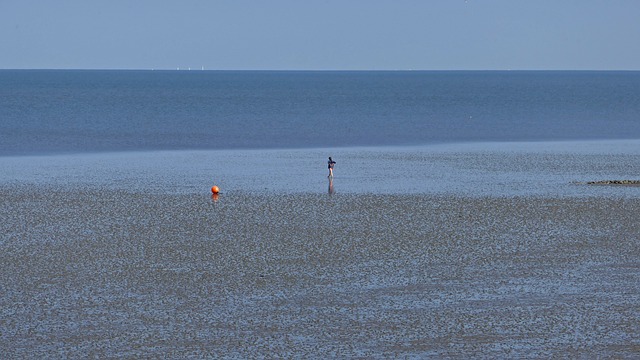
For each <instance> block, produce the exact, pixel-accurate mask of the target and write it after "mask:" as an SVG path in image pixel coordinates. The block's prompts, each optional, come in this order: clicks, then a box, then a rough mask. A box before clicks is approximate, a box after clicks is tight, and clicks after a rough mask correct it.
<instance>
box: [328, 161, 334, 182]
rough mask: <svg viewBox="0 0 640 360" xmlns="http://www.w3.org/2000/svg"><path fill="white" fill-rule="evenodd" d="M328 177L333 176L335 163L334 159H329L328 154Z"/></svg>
mask: <svg viewBox="0 0 640 360" xmlns="http://www.w3.org/2000/svg"><path fill="white" fill-rule="evenodd" d="M328 163H329V177H330V178H332V177H333V166H334V165H335V164H336V162H335V161H333V160H331V156H329V161H328Z"/></svg>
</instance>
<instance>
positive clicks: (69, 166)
mask: <svg viewBox="0 0 640 360" xmlns="http://www.w3.org/2000/svg"><path fill="white" fill-rule="evenodd" d="M328 156H332V157H333V158H334V160H336V161H337V165H336V168H335V176H334V178H333V181H332V182H331V183H330V182H329V179H328V178H327V173H328V171H327V169H326V158H327V157H328ZM0 168H2V169H3V171H2V173H0V183H1V184H10V183H13V184H32V185H33V186H34V190H35V191H37V189H38V187H41V186H49V185H53V186H61V187H64V186H78V185H85V186H100V187H104V188H109V189H123V190H132V191H143V192H153V193H183V194H197V193H206V192H208V191H209V189H210V188H211V186H213V185H218V186H219V187H220V188H221V189H222V192H223V194H224V193H225V192H266V193H276V194H289V193H329V192H330V191H331V192H333V193H335V194H351V193H355V194H361V193H377V194H461V195H465V196H529V195H532V196H614V197H637V196H638V195H639V194H640V188H634V187H610V186H608V187H594V186H587V185H585V184H584V183H586V182H588V181H598V180H612V179H615V180H618V179H638V178H640V140H617V141H580V142H578V141H576V142H527V143H467V144H447V145H431V146H419V147H377V148H333V149H303V150H302V149H301V150H216V151H157V152H130V153H126V152H123V153H98V154H78V155H57V156H23V157H0ZM330 186H332V187H331V188H330Z"/></svg>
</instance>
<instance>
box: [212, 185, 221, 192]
mask: <svg viewBox="0 0 640 360" xmlns="http://www.w3.org/2000/svg"><path fill="white" fill-rule="evenodd" d="M211 192H212V193H214V194H217V193H219V192H220V188H219V187H217V186H216V185H213V187H211Z"/></svg>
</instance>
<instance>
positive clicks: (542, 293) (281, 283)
mask: <svg viewBox="0 0 640 360" xmlns="http://www.w3.org/2000/svg"><path fill="white" fill-rule="evenodd" d="M598 144H600V147H598ZM614 145H615V146H614ZM634 145H635V143H634V142H620V143H614V144H613V145H612V144H611V143H607V144H605V143H593V144H590V145H589V146H582V147H581V146H580V144H556V145H548V144H547V145H544V146H540V145H524V144H520V145H509V146H506V147H505V146H504V145H500V146H498V145H492V146H489V145H482V146H480V145H473V146H471V145H469V146H468V147H466V148H462V149H461V148H460V147H455V146H452V147H449V146H445V147H442V148H430V149H422V150H416V149H402V150H380V149H342V150H334V151H333V152H332V154H327V155H332V156H333V157H334V159H335V160H336V161H338V165H337V166H336V177H335V179H334V180H333V183H334V184H333V185H334V186H335V193H334V194H332V195H330V194H328V192H329V191H328V190H329V189H328V180H327V178H326V174H325V171H326V169H325V167H326V165H324V160H325V159H324V156H323V157H322V158H319V157H320V155H324V154H326V153H327V151H325V150H300V151H282V152H264V153H260V152H228V153H226V154H225V152H213V153H208V152H178V153H174V152H168V153H148V154H144V153H143V154H110V155H104V154H102V155H100V154H95V155H86V156H85V155H69V156H66V155H65V156H52V157H23V158H0V162H1V163H2V166H3V168H4V169H9V171H10V172H4V174H3V175H2V181H1V184H0V198H1V199H2V202H1V203H0V218H1V219H2V221H1V222H0V234H1V235H2V236H1V238H0V294H1V295H0V350H1V351H2V354H3V356H6V357H8V358H34V357H35V358H38V357H40V358H44V357H48V358H51V357H54V358H55V357H63V358H64V357H72V358H73V357H75V358H79V357H97V358H109V357H129V358H145V357H167V358H189V357H192V358H206V357H210V358H261V357H267V358H269V357H285V358H286V357H294V358H331V357H363V358H392V357H400V358H420V357H429V356H431V357H445V358H449V357H453V358H469V357H484V358H486V357H489V358H515V357H543V358H548V357H604V358H634V357H637V355H638V353H640V336H639V335H638V334H640V261H639V260H638V259H640V222H638V221H637V214H638V213H639V211H640V197H639V196H638V195H639V194H638V192H637V191H638V188H634V187H624V188H621V187H600V186H588V185H586V182H587V181H592V180H601V179H619V178H620V179H629V178H633V175H634V173H637V171H636V170H637V169H638V154H637V152H638V150H637V147H634ZM475 146H478V147H475ZM634 149H636V150H634ZM317 158H319V159H317ZM176 159H180V161H176ZM316 159H317V162H316ZM267 160H273V161H274V163H271V162H269V161H267ZM247 164H249V165H251V166H247ZM306 164H309V165H306ZM323 165H324V166H323ZM370 166H371V167H373V168H372V169H370ZM318 168H319V169H318ZM456 179H457V180H456ZM420 180H422V182H421V181H420ZM454 180H456V181H454ZM214 182H216V183H218V184H220V185H221V188H222V194H221V195H220V197H219V198H217V199H216V200H214V199H212V198H211V195H210V193H208V187H210V186H211V185H212V184H213V183H214ZM581 182H584V183H585V184H580V183H581ZM425 184H426V185H425ZM438 184H440V186H438ZM376 189H379V191H375V190H376Z"/></svg>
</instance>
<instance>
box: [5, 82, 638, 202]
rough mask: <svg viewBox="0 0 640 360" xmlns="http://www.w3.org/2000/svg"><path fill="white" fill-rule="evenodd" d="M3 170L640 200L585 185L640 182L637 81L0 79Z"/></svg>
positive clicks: (225, 185) (253, 186) (38, 178)
mask: <svg viewBox="0 0 640 360" xmlns="http://www.w3.org/2000/svg"><path fill="white" fill-rule="evenodd" d="M328 156H333V159H334V160H335V161H337V165H336V169H335V172H334V173H335V179H334V181H333V183H330V184H327V181H326V180H327V174H326V172H327V169H326V162H327V157H328ZM0 169H2V170H1V171H0V184H26V183H30V184H37V185H38V186H43V185H52V186H62V185H72V186H74V185H87V184H88V185H91V186H100V187H105V188H106V187H117V188H123V189H127V190H132V189H133V190H136V191H137V190H141V191H156V192H157V191H164V192H167V191H168V192H178V193H184V192H186V193H202V192H205V193H206V191H207V189H209V188H210V187H211V186H212V185H214V184H215V185H218V186H220V187H221V188H222V190H223V192H224V191H227V192H228V191H260V192H263V191H269V192H276V193H288V192H312V193H313V192H326V193H331V194H333V193H372V192H377V193H379V192H386V193H403V194H406V193H428V194H434V193H435V194H441V193H455V194H464V195H469V194H471V195H474V196H475V195H481V196H485V195H489V196H503V195H506V196H511V195H517V196H520V195H543V196H548V195H552V196H565V195H568V196H574V195H578V196H592V195H594V194H596V195H597V194H606V195H607V196H610V195H613V196H618V195H623V196H631V197H637V196H638V195H639V193H638V188H634V189H628V188H627V189H623V190H621V189H605V188H598V189H597V190H594V188H593V187H586V186H576V184H583V183H586V182H589V181H600V180H607V179H638V177H640V175H639V174H640V72H639V71H195V70H193V71H133V70H132V71H119V70H118V71H116V70H110V71H97V70H95V71H94V70H0Z"/></svg>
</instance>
